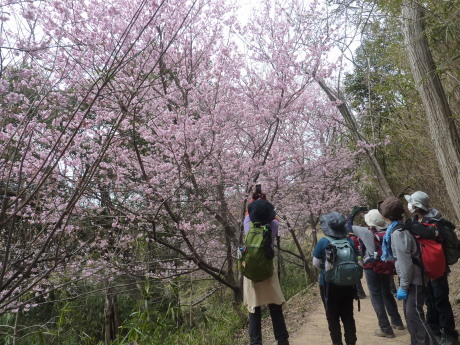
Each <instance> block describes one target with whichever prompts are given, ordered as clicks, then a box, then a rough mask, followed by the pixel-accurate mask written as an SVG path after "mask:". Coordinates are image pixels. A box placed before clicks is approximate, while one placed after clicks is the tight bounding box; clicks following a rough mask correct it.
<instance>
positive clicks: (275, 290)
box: [243, 193, 289, 345]
mask: <svg viewBox="0 0 460 345" xmlns="http://www.w3.org/2000/svg"><path fill="white" fill-rule="evenodd" d="M253 199H256V200H254V201H252V202H251V203H250V204H249V205H248V214H247V215H246V217H245V219H244V232H245V234H246V233H248V231H249V229H250V222H252V223H258V224H262V225H265V224H269V225H270V228H271V248H272V249H274V243H275V238H276V236H277V234H278V225H279V224H278V220H277V219H275V215H276V212H275V208H274V206H273V204H272V203H270V202H269V201H267V200H266V196H265V194H262V193H259V194H257V193H255V194H254V195H253ZM243 301H244V305H245V306H246V307H247V308H248V310H249V339H250V344H251V345H261V344H262V315H261V312H262V311H261V306H262V305H268V309H269V311H270V316H271V319H272V325H273V332H274V334H275V339H276V340H277V342H278V345H289V340H288V338H289V334H288V331H287V329H286V323H285V321H284V315H283V306H284V305H285V303H286V300H285V299H284V296H283V293H282V292H281V286H280V283H279V279H278V274H277V273H276V272H274V273H273V274H272V275H271V277H269V278H268V279H265V280H263V281H261V282H254V281H252V280H250V279H248V278H246V277H244V278H243Z"/></svg>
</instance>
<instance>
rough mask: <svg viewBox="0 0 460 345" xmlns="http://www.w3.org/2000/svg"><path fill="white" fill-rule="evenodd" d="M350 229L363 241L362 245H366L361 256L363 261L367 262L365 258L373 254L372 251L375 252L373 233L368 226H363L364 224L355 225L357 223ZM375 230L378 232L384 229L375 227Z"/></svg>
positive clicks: (367, 258)
mask: <svg viewBox="0 0 460 345" xmlns="http://www.w3.org/2000/svg"><path fill="white" fill-rule="evenodd" d="M352 231H353V233H354V234H355V235H356V236H358V237H359V239H360V240H361V241H363V243H364V247H366V252H365V253H364V256H363V261H364V262H367V260H369V259H370V258H371V257H372V256H373V255H374V252H375V245H374V234H373V233H372V232H371V231H370V230H369V228H367V227H364V226H357V225H353V226H352ZM375 231H376V232H380V231H385V229H383V230H378V229H375Z"/></svg>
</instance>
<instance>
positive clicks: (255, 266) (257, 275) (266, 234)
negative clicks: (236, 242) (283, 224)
mask: <svg viewBox="0 0 460 345" xmlns="http://www.w3.org/2000/svg"><path fill="white" fill-rule="evenodd" d="M271 242H272V238H271V228H270V226H269V225H268V224H267V225H261V224H258V223H252V222H250V223H249V231H248V233H247V234H246V236H245V238H244V243H243V245H242V246H241V247H240V248H239V250H238V270H239V271H240V272H241V273H242V274H243V276H245V277H246V278H248V279H251V280H252V281H255V282H261V281H263V280H265V279H268V278H270V277H271V276H272V275H273V258H274V256H275V253H274V251H273V248H272V246H271Z"/></svg>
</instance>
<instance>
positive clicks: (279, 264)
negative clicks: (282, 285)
mask: <svg viewBox="0 0 460 345" xmlns="http://www.w3.org/2000/svg"><path fill="white" fill-rule="evenodd" d="M276 245H277V246H278V280H279V281H280V282H281V246H280V236H279V235H276Z"/></svg>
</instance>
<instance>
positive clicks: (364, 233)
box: [347, 206, 404, 338]
mask: <svg viewBox="0 0 460 345" xmlns="http://www.w3.org/2000/svg"><path fill="white" fill-rule="evenodd" d="M360 211H363V209H362V208H359V207H357V206H356V207H354V208H353V210H352V212H350V215H349V216H348V219H347V230H349V231H353V233H354V234H355V235H357V236H358V237H359V238H360V240H361V241H362V242H363V244H364V247H365V253H364V256H363V261H364V275H365V276H366V282H367V287H368V289H369V294H370V298H371V302H372V307H373V308H374V311H375V314H376V316H377V320H378V325H379V328H378V329H377V330H375V332H374V334H375V335H376V336H378V337H386V338H394V337H395V333H394V331H393V328H395V329H399V330H402V329H404V326H403V323H402V319H401V316H400V314H399V312H398V305H397V304H396V300H395V298H394V296H393V294H392V292H391V281H392V280H393V275H392V274H393V270H394V263H385V262H384V261H381V260H380V257H378V256H379V255H381V252H380V253H379V251H380V250H379V249H378V248H377V247H376V243H377V245H378V246H380V245H381V242H380V241H381V238H382V235H384V234H385V231H386V228H387V226H386V222H385V220H384V219H383V217H382V216H381V215H380V213H379V211H378V210H376V209H373V210H370V211H369V212H367V213H366V214H365V216H364V220H365V222H366V224H367V225H368V227H363V226H357V225H352V224H353V220H354V217H355V216H356V214H357V213H359V212H360ZM388 316H389V317H390V320H391V322H390V320H389V319H388Z"/></svg>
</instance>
